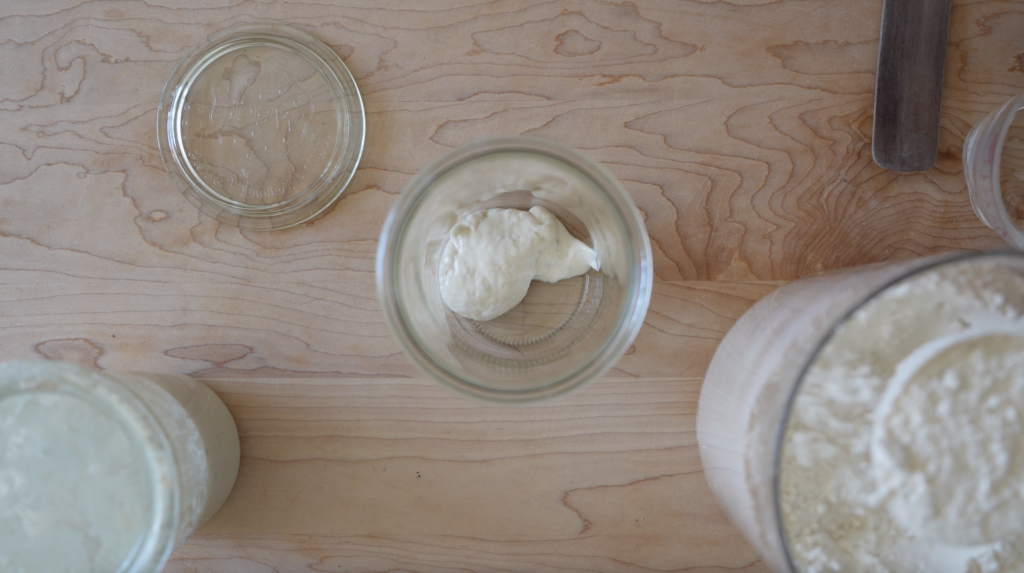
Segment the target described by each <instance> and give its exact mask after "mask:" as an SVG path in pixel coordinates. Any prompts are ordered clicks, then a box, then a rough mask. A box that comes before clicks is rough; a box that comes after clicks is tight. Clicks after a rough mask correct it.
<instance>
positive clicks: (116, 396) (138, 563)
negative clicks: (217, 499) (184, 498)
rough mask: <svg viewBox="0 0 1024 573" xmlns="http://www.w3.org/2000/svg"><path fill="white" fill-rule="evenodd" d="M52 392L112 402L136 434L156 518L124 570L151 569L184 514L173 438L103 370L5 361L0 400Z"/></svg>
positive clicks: (163, 558) (170, 544)
mask: <svg viewBox="0 0 1024 573" xmlns="http://www.w3.org/2000/svg"><path fill="white" fill-rule="evenodd" d="M32 392H47V393H54V392H59V393H65V394H68V395H71V396H76V397H81V396H86V397H87V398H89V399H91V400H95V401H96V402H99V403H102V404H103V405H104V406H107V407H109V409H108V412H109V413H111V414H114V415H116V416H118V419H119V422H121V423H120V426H121V427H122V428H123V429H124V430H125V431H126V432H130V433H131V434H132V436H133V438H135V439H136V444H137V445H138V448H137V449H138V451H140V452H141V453H143V454H144V455H145V457H146V462H147V467H148V469H149V475H150V477H151V478H152V482H151V485H152V496H153V497H152V508H151V519H150V520H149V523H148V525H147V529H146V532H145V534H144V536H143V537H142V538H141V539H140V541H139V542H138V543H137V544H136V547H135V548H134V549H133V550H132V552H131V553H130V554H129V555H128V556H126V558H125V559H126V560H125V562H123V563H122V564H121V568H120V569H119V571H121V572H123V573H152V572H155V571H159V570H160V568H161V567H162V566H163V565H164V563H166V562H167V559H168V558H169V557H170V555H171V551H173V550H174V547H175V544H176V541H177V539H176V537H177V530H178V523H179V520H180V519H181V515H180V513H181V511H180V506H181V491H180V487H181V486H180V482H179V479H178V470H177V466H176V463H175V458H174V451H173V449H172V446H171V442H170V438H169V436H168V435H167V432H166V431H165V430H164V428H163V426H161V425H160V423H159V421H158V420H157V418H156V416H155V415H154V414H153V413H152V412H151V411H150V409H149V408H148V407H147V406H146V405H145V403H143V401H142V400H141V399H140V398H139V397H138V396H136V395H135V394H134V393H133V392H131V391H130V390H129V389H127V388H125V387H124V386H123V385H122V384H121V383H120V382H118V381H117V380H115V379H113V378H111V377H109V376H107V375H106V374H104V373H103V372H102V371H99V370H96V369H93V368H87V367H84V366H78V365H75V364H69V363H65V362H53V361H48V360H16V361H13V362H6V363H2V364H0V400H3V399H5V395H7V396H13V395H17V394H24V393H32Z"/></svg>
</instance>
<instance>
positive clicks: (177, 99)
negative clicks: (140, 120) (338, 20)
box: [157, 24, 366, 230]
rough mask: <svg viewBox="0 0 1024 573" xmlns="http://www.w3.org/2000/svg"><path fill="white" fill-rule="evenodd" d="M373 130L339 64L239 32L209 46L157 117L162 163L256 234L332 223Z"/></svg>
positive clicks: (179, 74)
mask: <svg viewBox="0 0 1024 573" xmlns="http://www.w3.org/2000/svg"><path fill="white" fill-rule="evenodd" d="M365 123H366V122H365V119H364V116H363V104H362V99H361V98H360V96H359V89H358V88H357V87H356V83H355V81H354V80H353V79H352V74H350V73H349V71H348V68H346V67H345V64H344V63H343V62H342V61H341V58H339V57H338V55H337V54H336V53H334V51H333V50H331V49H330V48H329V47H327V46H326V45H324V44H323V43H322V42H320V41H319V40H317V39H316V38H313V37H312V36H310V35H309V34H306V33H304V32H300V31H299V30H296V29H294V28H289V27H287V26H280V25H256V24H242V25H239V26H234V27H232V28H228V29H226V30H223V31H220V32H218V33H216V34H214V35H212V36H210V37H209V38H208V39H206V40H204V41H203V42H201V43H200V44H199V45H198V46H196V47H195V48H193V49H192V50H191V51H189V53H188V54H186V55H185V56H184V57H183V58H182V59H181V61H180V62H179V63H178V65H177V67H176V68H175V69H174V71H173V72H172V73H171V76H170V78H169V79H168V80H167V84H166V85H165V86H164V91H163V94H162V95H161V97H160V105H159V108H158V109H157V133H158V143H159V147H160V155H161V157H162V158H163V162H164V166H165V167H166V168H167V172H168V173H169V174H170V175H171V177H172V178H173V179H174V181H175V182H176V183H177V184H178V186H179V187H180V189H181V191H182V192H183V193H184V194H185V197H186V198H187V199H188V200H189V202H191V203H192V204H193V205H195V206H196V207H198V208H199V209H200V210H201V211H202V212H204V213H206V214H207V215H210V216H211V217H214V218H216V219H217V220H218V221H222V222H224V223H230V224H232V225H237V226H239V227H242V228H245V229H255V230H271V229H284V228H287V227H291V226H293V225H297V224H299V223H302V222H305V221H309V220H311V219H314V218H316V217H318V216H320V215H322V214H324V213H325V212H326V210H327V209H328V207H330V206H331V205H332V204H333V203H334V201H335V200H336V199H337V198H338V197H339V196H340V195H341V193H342V192H343V191H344V190H345V187H346V186H347V185H348V182H349V181H350V180H351V179H352V176H353V174H354V173H355V170H356V166H357V165H358V164H359V158H360V156H361V155H362V152H363V138H364V136H365V131H366V128H365Z"/></svg>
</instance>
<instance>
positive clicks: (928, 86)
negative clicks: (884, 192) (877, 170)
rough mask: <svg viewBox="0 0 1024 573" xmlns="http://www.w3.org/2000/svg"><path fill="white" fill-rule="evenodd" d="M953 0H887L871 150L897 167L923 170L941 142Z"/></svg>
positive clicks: (881, 161) (887, 165)
mask: <svg viewBox="0 0 1024 573" xmlns="http://www.w3.org/2000/svg"><path fill="white" fill-rule="evenodd" d="M951 4H952V0H885V4H884V5H883V6H882V34H881V37H880V39H879V45H878V75H877V78H876V80H875V123H874V129H873V131H874V133H873V134H872V137H871V155H872V157H873V158H874V160H875V163H877V164H878V165H880V166H882V167H885V168H886V169H892V170H895V171H926V170H928V169H931V167H932V165H934V164H935V155H936V152H937V151H938V146H939V103H940V102H941V101H942V69H943V66H944V63H945V60H946V35H947V33H948V32H949V12H950V6H951Z"/></svg>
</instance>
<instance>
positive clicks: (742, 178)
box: [0, 0, 1024, 573]
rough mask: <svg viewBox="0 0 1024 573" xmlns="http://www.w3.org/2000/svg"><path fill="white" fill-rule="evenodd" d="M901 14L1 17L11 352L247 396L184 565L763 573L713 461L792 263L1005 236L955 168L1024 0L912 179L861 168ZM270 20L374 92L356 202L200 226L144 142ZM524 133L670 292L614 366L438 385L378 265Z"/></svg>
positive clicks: (726, 7) (1, 328)
mask: <svg viewBox="0 0 1024 573" xmlns="http://www.w3.org/2000/svg"><path fill="white" fill-rule="evenodd" d="M880 9H881V0H870V1H867V2H856V3H850V2H842V1H826V0H822V1H812V0H732V1H729V2H725V1H697V0H681V1H677V0H643V1H637V2H620V1H600V0H580V1H571V0H570V1H543V0H522V1H520V0H516V1H511V0H509V1H496V2H485V1H480V0H460V1H428V0H424V1H423V2H415V3H410V2H399V1H383V2H382V1H377V0H361V1H360V0H351V1H342V2H319V1H315V0H305V1H295V2H287V3H286V2H275V1H256V0H146V1H116V0H109V1H108V0H100V1H86V0H40V1H35V2H3V3H0V80H2V81H0V358H2V359H4V360H7V359H15V358H32V357H36V358H38V357H49V358H54V359H63V360H70V361H74V362H79V363H86V364H93V365H96V366H99V367H102V368H110V369H122V370H123V369H139V370H150V371H167V372H183V373H189V374H192V375H195V376H199V377H201V378H204V379H207V380H209V381H210V385H211V386H212V387H213V388H214V389H215V390H216V391H218V392H219V393H220V394H221V395H222V396H223V397H224V399H225V401H226V402H227V404H228V406H229V407H230V409H231V410H232V413H233V414H234V415H235V416H236V417H237V418H238V421H239V427H240V430H241V432H242V447H243V461H242V470H241V473H240V474H239V481H238V485H237V487H236V489H235V490H234V492H233V493H232V496H231V497H230V498H229V500H228V502H227V504H226V505H225V507H224V509H223V511H221V512H220V513H218V514H217V515H216V516H215V517H214V518H213V519H212V520H211V521H210V522H209V523H208V524H207V525H206V526H205V527H203V528H202V529H201V530H200V531H199V532H198V533H197V534H196V535H195V536H194V537H193V538H192V539H190V540H189V541H188V542H187V543H186V544H185V545H184V546H183V547H181V548H180V549H179V550H178V551H177V552H176V553H175V555H174V558H173V560H172V562H171V564H170V565H169V566H168V571H173V572H190V573H192V572H204V571H246V572H249V571H255V572H260V571H416V572H428V571H453V570H463V571H523V572H533V571H569V570H573V571H609V572H612V571H672V570H688V571H705V572H710V571H725V570H741V571H763V570H764V568H763V566H762V565H761V564H760V562H759V561H757V559H756V556H755V555H754V554H753V553H752V551H751V550H750V549H749V548H748V547H747V546H746V545H745V544H744V543H743V541H742V540H741V539H740V537H739V536H738V534H737V533H736V532H735V530H733V529H732V528H731V527H730V526H729V525H728V524H727V523H726V521H725V519H724V517H723V515H722V514H721V512H720V511H719V510H718V508H717V506H716V504H715V502H714V500H713V497H712V496H711V494H710V492H709V491H708V489H707V486H706V485H705V482H704V478H703V476H702V474H701V472H700V463H699V458H698V455H697V451H696V447H695V445H694V443H695V442H694V435H693V422H694V413H695V408H696V398H697V392H698V390H699V380H700V377H701V376H703V374H704V370H705V369H706V367H707V364H708V361H709V360H710V358H711V355H712V354H713V352H714V349H715V347H716V345H717V344H718V341H719V340H720V339H721V337H722V336H723V335H724V333H725V332H726V331H727V330H728V328H729V327H730V326H731V325H732V323H733V321H734V320H735V319H736V318H737V317H738V316H739V315H740V314H742V313H743V312H744V311H745V310H746V309H747V308H749V306H750V305H751V304H753V302H754V301H755V300H757V299H758V298H760V297H761V296H763V295H765V294H767V293H768V292H771V290H772V289H774V288H776V287H777V286H778V285H779V284H782V282H784V281H788V280H792V279H795V278H798V277H801V276H806V275H809V274H812V273H815V272H818V271H822V270H828V269H833V268H840V267H848V266H852V265H857V264H863V263H869V262H875V261H884V260H894V259H902V258H908V257H914V256H919V255H927V254H933V253H939V252H945V251H950V250H963V249H981V248H988V247H995V246H999V245H1000V242H999V240H998V238H997V236H996V235H995V234H994V233H993V232H992V231H990V230H989V229H987V228H986V227H984V226H983V225H982V224H981V223H980V222H979V221H978V220H977V218H976V217H975V216H974V213H973V211H972V210H971V207H970V204H969V201H968V198H967V193H966V189H965V184H964V180H963V176H962V170H961V162H960V153H961V146H962V143H963V138H964V135H965V134H966V133H967V131H968V130H969V129H970V127H971V126H972V125H973V124H974V123H976V122H977V121H979V120H980V119H981V118H982V117H984V116H985V115H986V114H987V113H989V112H990V111H991V110H993V109H995V108H996V107H998V106H999V105H1001V104H1002V103H1003V102H1004V101H1005V100H1006V99H1008V98H1009V97H1010V96H1011V95H1013V94H1015V93H1018V92H1019V91H1020V90H1021V89H1024V54H1022V53H1021V48H1020V47H1019V46H1020V38H1019V30H1021V29H1022V25H1024V5H1022V4H1021V3H1016V2H1001V1H999V2H997V1H971V2H960V1H957V2H954V5H953V11H952V16H951V20H950V30H949V44H948V50H947V54H948V57H947V60H946V69H945V80H944V99H943V102H942V112H941V121H940V132H939V156H938V161H937V162H936V165H935V167H934V168H933V169H931V170H930V171H927V172H924V173H916V174H898V173H894V172H889V171H884V170H882V169H881V168H879V167H878V166H876V165H875V164H874V163H873V162H872V161H871V146H870V131H871V120H872V94H873V86H874V71H875V61H876V57H877V42H878V33H879V21H880V18H879V17H880ZM256 21H268V22H282V23H286V24H290V25H293V26H295V27H297V28H300V29H302V30H304V31H307V32H309V33H311V34H313V35H315V36H317V37H318V38H320V39H322V40H324V41H325V42H326V43H328V44H329V45H330V46H331V47H332V48H333V49H335V50H337V52H338V53H339V54H340V55H341V56H342V57H343V58H344V60H345V62H346V64H347V65H348V66H349V67H350V69H351V70H352V72H353V74H354V76H355V78H356V81H357V83H358V84H359V87H360V89H361V90H362V93H363V96H364V100H365V104H366V109H367V126H368V131H367V141H366V151H365V154H364V159H363V162H362V164H361V166H360V169H359V171H358V172H357V174H356V176H355V178H354V179H353V181H352V183H351V184H350V186H349V190H348V191H347V192H346V194H345V195H344V196H343V198H342V200H341V201H340V202H339V203H338V205H337V207H336V208H335V209H334V210H333V211H332V212H331V213H329V214H328V215H327V216H326V217H324V218H323V219H321V220H319V221H317V222H315V223H312V224H308V225H303V226H300V227H297V228H293V229H289V230H287V231H282V232H275V233H254V232H242V231H239V230H238V229H236V228H231V227H226V226H221V225H218V224H217V223H216V222H215V221H212V220H210V219H209V218H206V217H204V216H201V215H199V214H198V212H197V211H196V210H195V209H194V208H193V207H192V206H191V205H189V204H188V203H187V202H186V201H185V200H184V198H182V197H181V196H180V194H178V192H177V191H176V190H175V188H174V185H173V184H172V182H171V181H170V180H169V178H168V177H167V174H166V173H165V171H164V169H163V166H162V164H161V162H160V158H159V155H158V153H157V149H156V139H155V120H156V104H157V100H158V98H159V94H160V91H161V89H162V88H163V83H164V81H165V79H166V78H167V76H168V75H169V74H170V71H171V69H172V68H173V66H174V64H175V62H176V61H177V60H178V58H180V57H181V56H182V55H184V53H185V52H186V51H187V50H188V49H189V48H190V47H191V46H193V45H194V44H196V43H197V42H199V41H200V40H202V39H203V38H205V37H206V36H208V35H209V34H210V33H212V32H214V31H216V30H219V29H222V28H224V27H225V26H228V25H231V24H234V23H238V22H256ZM509 133H518V134H528V135H535V136H540V137H548V138H551V139H555V140H558V141H561V142H563V143H566V144H568V145H571V146H574V147H576V148H578V149H581V150H583V151H584V152H586V153H588V154H589V155H591V156H592V157H594V158H596V159H597V160H599V161H601V162H602V163H603V164H604V165H605V166H607V167H608V168H609V169H610V170H611V171H612V172H613V174H614V175H616V176H617V177H618V178H619V179H620V180H621V181H622V182H623V184H624V185H625V187H626V188H627V189H628V191H629V192H630V193H631V195H632V196H633V197H634V198H635V200H636V202H637V204H638V206H639V207H640V209H641V210H642V211H643V213H644V214H645V216H646V220H647V227H648V231H649V232H650V235H651V239H652V246H653V248H654V253H655V274H656V277H657V283H656V285H655V289H654V297H653V299H652V302H651V310H650V312H649V314H648V316H647V320H646V323H645V326H644V328H643V329H642V330H641V332H640V335H639V337H638V338H637V340H636V343H635V344H634V346H633V348H632V349H631V350H630V352H629V354H627V355H626V356H625V357H624V358H623V359H622V360H621V361H620V362H619V363H618V365H617V366H616V368H615V369H614V370H613V371H612V372H611V373H610V374H609V376H608V377H607V379H606V380H604V381H601V382H599V383H595V384H592V385H590V386H589V387H587V388H586V389H584V390H583V391H581V392H579V393H577V394H575V395H573V396H570V397H568V398H565V399H563V400H560V401H557V402H555V403H553V404H550V405H545V406H540V407H531V408H519V409H501V408H493V407H485V406H481V405H479V404H476V403H474V402H469V401H466V400H464V399H462V398H459V397H457V396H453V395H450V394H449V393H447V392H445V391H444V390H443V389H441V388H438V387H435V385H433V384H432V383H430V382H428V381H425V380H423V379H422V378H420V377H419V375H418V373H417V372H416V371H415V369H414V368H413V367H412V365H411V364H410V363H409V362H408V361H407V360H406V359H405V358H404V357H403V356H402V354H401V352H400V351H399V349H398V347H397V345H396V344H395V343H394V341H393V340H392V339H391V336H390V334H389V333H388V330H387V327H386V325H385V324H384V321H383V317H382V315H381V313H380V311H379V306H378V303H377V298H376V290H375V285H374V277H373V261H374V254H375V250H376V244H377V243H376V239H377V235H378V233H379V229H380V225H381V223H382V222H383V220H384V217H385V215H386V213H387V210H388V208H389V207H390V205H391V203H392V201H393V199H394V197H395V195H396V194H397V193H399V192H400V191H401V189H402V187H403V186H404V185H405V183H406V182H407V181H408V180H409V178H410V177H411V176H412V175H413V174H414V173H416V172H417V171H418V170H419V169H421V168H422V167H423V166H424V165H425V164H426V163H427V162H428V161H430V160H432V159H433V158H435V157H436V156H438V155H439V154H441V153H443V152H444V151H447V150H449V149H451V148H453V147H455V146H457V145H459V144H462V143H465V142H468V141H471V140H473V139H475V138H479V137H484V136H492V135H502V134H509ZM385 470H387V471H385ZM417 472H418V473H417ZM417 475H418V476H419V477H416V476H417Z"/></svg>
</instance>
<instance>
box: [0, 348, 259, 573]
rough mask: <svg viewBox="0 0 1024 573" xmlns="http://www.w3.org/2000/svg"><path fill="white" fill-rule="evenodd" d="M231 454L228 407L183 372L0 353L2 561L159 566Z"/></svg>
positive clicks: (208, 498)
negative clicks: (7, 357)
mask: <svg viewBox="0 0 1024 573" xmlns="http://www.w3.org/2000/svg"><path fill="white" fill-rule="evenodd" d="M238 462H239V443H238V431H237V429H236V427H235V423H234V420H233V419H232V418H231V414H230V413H229V412H228V410H227V408H226V407H225V406H224V403H223V402H222V401H221V400H220V399H219V398H218V397H217V396H216V395H215V394H214V393H213V392H212V391H211V390H210V389H209V388H207V387H206V386H205V385H203V384H201V383H199V382H196V381H195V380H193V379H191V378H188V377H187V376H181V375H157V374H148V373H138V372H101V371H98V370H94V369H91V368H84V367H81V366H75V365H71V364H65V363H60V362H48V361H17V362H9V363H6V364H0V571H5V572H9V573H42V572H46V573H63V572H74V573H154V572H157V571H160V570H161V569H162V568H163V566H164V564H165V563H166V561H167V559H168V557H169V555H170V554H171V552H172V551H173V550H174V549H175V548H176V547H178V546H179V545H181V543H182V542H184V540H185V539H186V538H187V537H188V536H189V535H191V534H192V532H194V531H195V530H196V528H197V527H199V526H200V525H202V523H204V522H205V521H206V520H207V519H209V518H210V516H212V515H213V513H214V512H216V511H217V509H218V508H219V507H220V506H221V504H223V503H224V500H225V499H226V498H227V496H228V493H229V492H230V491H231V487H232V485H233V484H234V481H235V476H236V475H237V473H238Z"/></svg>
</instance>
